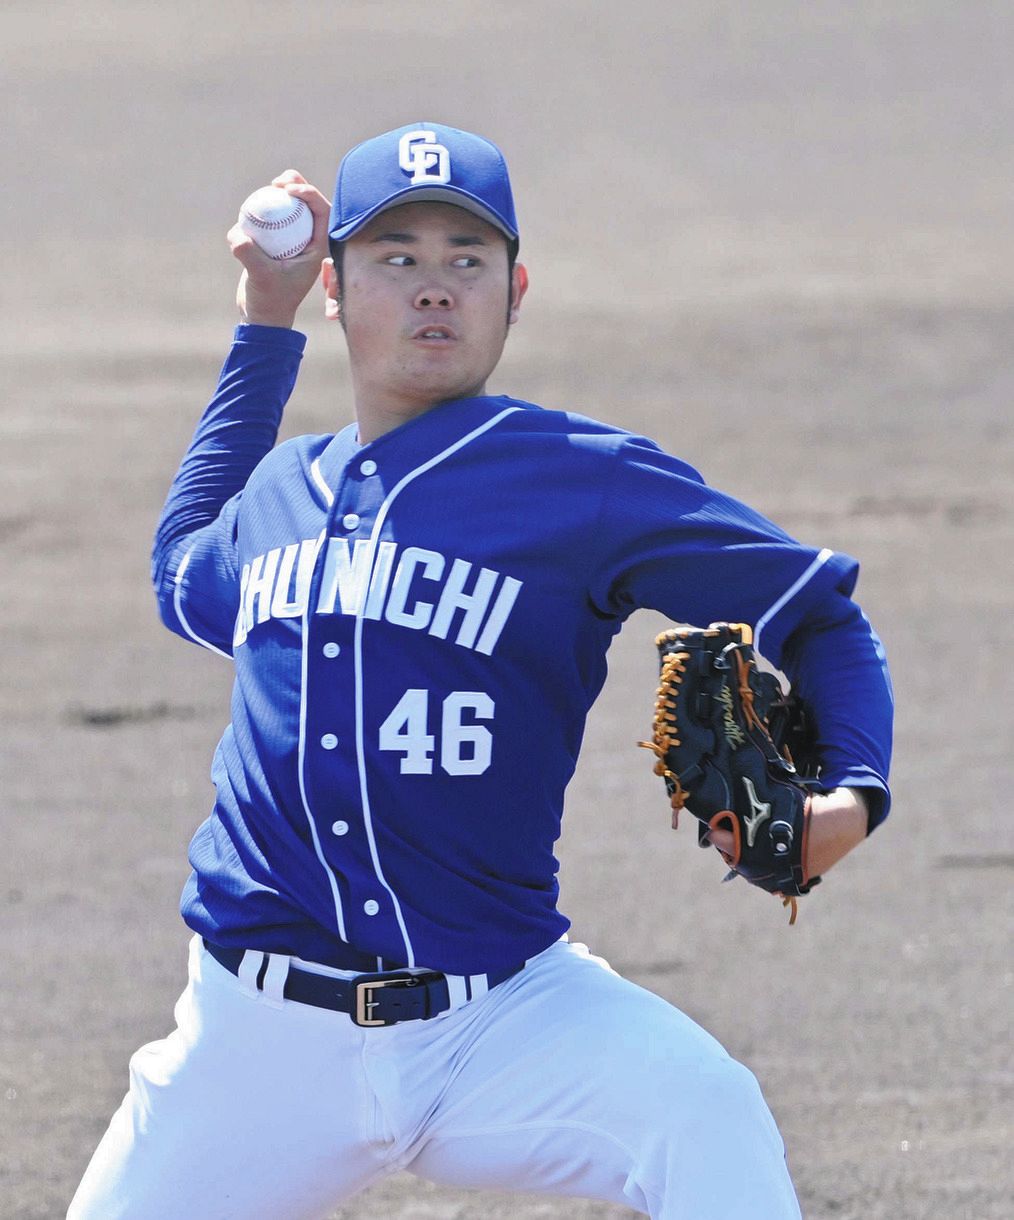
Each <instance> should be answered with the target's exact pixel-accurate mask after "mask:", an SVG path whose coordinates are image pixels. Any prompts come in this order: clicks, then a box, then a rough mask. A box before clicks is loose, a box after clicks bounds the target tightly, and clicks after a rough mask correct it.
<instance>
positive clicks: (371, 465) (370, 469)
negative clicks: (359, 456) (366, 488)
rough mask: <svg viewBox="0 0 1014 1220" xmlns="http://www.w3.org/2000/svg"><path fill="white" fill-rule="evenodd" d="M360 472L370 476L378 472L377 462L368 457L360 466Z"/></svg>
mask: <svg viewBox="0 0 1014 1220" xmlns="http://www.w3.org/2000/svg"><path fill="white" fill-rule="evenodd" d="M359 473H360V474H365V475H366V476H367V477H369V476H370V475H371V474H376V473H377V463H376V462H375V461H374V460H373V459H372V458H367V459H366V461H365V462H363V464H362V465H361V466H360V467H359Z"/></svg>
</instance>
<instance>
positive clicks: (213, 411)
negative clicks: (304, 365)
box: [152, 326, 305, 583]
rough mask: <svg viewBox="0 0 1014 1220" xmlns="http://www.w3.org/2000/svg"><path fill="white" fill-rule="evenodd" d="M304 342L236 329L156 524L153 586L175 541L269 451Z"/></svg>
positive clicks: (291, 335)
mask: <svg viewBox="0 0 1014 1220" xmlns="http://www.w3.org/2000/svg"><path fill="white" fill-rule="evenodd" d="M304 344H305V338H304V336H302V335H300V334H297V333H296V332H295V331H282V330H273V329H266V328H263V327H256V326H240V327H238V328H237V330H236V341H235V342H234V343H233V347H232V350H231V351H230V353H229V356H228V358H227V359H226V362H225V364H224V366H223V368H222V373H221V375H220V377H219V381H218V386H217V388H216V390H215V393H214V395H213V397H212V399H211V402H210V403H209V405H208V407H207V409H206V410H205V412H204V414H203V416H202V417H201V420H200V423H199V424H198V426H197V430H196V432H195V433H194V437H193V440H192V441H191V443H190V447H189V448H188V450H187V452H186V455H185V456H184V458H183V461H182V463H181V464H180V468H179V470H178V472H177V474H176V477H175V478H174V479H173V482H172V485H171V487H170V489H169V495H168V498H167V499H166V502H165V506H164V508H163V510H162V515H161V517H160V519H159V523H158V528H157V531H156V534H155V545H154V551H153V558H152V563H153V575H154V576H155V579H156V583H157V581H158V574H159V569H160V567H161V566H162V565H163V564H164V561H165V557H166V556H167V555H168V553H169V551H170V550H171V548H172V546H173V544H174V543H175V542H177V541H178V540H179V539H180V538H183V537H186V536H187V535H190V534H192V533H194V532H195V531H196V530H199V529H201V528H202V527H203V526H205V525H208V524H209V523H210V522H212V521H214V520H215V518H216V517H217V516H218V514H219V513H220V512H221V510H222V507H223V505H225V504H226V503H227V502H228V501H229V500H230V499H231V498H232V497H233V496H234V495H236V493H237V492H239V491H242V489H243V487H244V486H245V485H246V482H247V480H248V479H249V477H250V475H251V473H252V472H253V470H254V468H255V467H256V465H257V463H258V462H259V461H260V460H261V459H262V458H263V457H264V455H265V454H266V453H268V452H269V451H270V450H271V448H272V446H273V445H274V443H275V439H276V437H277V435H278V427H279V424H280V422H281V418H282V411H283V410H284V407H285V403H286V402H287V400H288V398H289V395H290V394H291V392H292V387H293V385H294V384H295V380H296V373H297V370H298V368H299V360H300V356H301V354H302V350H303V346H304Z"/></svg>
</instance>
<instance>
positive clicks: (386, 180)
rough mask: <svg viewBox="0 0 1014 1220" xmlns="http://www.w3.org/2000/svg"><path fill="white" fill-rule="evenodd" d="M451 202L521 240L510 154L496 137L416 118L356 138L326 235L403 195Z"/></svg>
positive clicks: (355, 226)
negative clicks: (367, 137)
mask: <svg viewBox="0 0 1014 1220" xmlns="http://www.w3.org/2000/svg"><path fill="white" fill-rule="evenodd" d="M430 201H435V202H438V203H452V204H454V205H455V206H456V207H459V208H464V209H465V211H467V212H472V213H473V214H474V215H476V216H479V217H481V218H482V219H483V220H485V221H487V222H488V223H489V224H491V225H494V226H495V227H496V228H498V229H499V230H500V232H501V233H503V234H504V236H505V237H506V238H507V239H508V241H509V242H512V243H517V240H518V222H517V219H516V217H515V215H514V199H513V197H512V195H511V184H510V178H509V176H508V174H507V162H506V161H505V160H504V156H503V153H502V152H501V151H500V150H499V148H497V146H496V145H495V144H492V143H490V141H489V140H484V139H483V138H482V136H476V135H473V134H472V133H471V132H469V131H458V130H457V128H455V127H444V126H443V125H442V124H440V123H413V124H410V125H409V126H408V127H399V128H397V129H396V130H395V131H386V132H384V134H383V135H381V136H374V137H373V139H371V140H365V141H364V142H363V143H362V144H357V145H356V147H355V148H353V149H352V151H351V152H349V153H346V155H345V156H344V157H343V158H342V163H341V165H340V166H339V167H338V181H337V182H336V183H335V188H334V203H333V204H332V205H331V219H330V221H329V222H328V228H327V232H328V237H330V239H331V240H332V241H345V240H346V239H347V238H349V237H351V236H352V234H353V233H355V232H356V231H357V230H359V229H361V228H362V227H363V225H365V224H368V223H369V221H371V220H372V219H373V217H374V216H379V215H380V213H381V212H386V211H387V209H388V208H394V207H398V206H399V204H403V203H421V202H430Z"/></svg>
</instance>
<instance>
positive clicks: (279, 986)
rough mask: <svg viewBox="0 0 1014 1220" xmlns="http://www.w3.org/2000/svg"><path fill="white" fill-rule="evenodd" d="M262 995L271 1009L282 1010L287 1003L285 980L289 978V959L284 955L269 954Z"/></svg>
mask: <svg viewBox="0 0 1014 1220" xmlns="http://www.w3.org/2000/svg"><path fill="white" fill-rule="evenodd" d="M267 958H268V968H267V970H266V971H265V972H264V981H263V983H262V984H261V995H262V997H263V999H264V1003H265V1004H267V1006H268V1007H269V1008H282V1007H283V1006H284V1003H285V980H286V979H287V978H288V977H289V959H288V957H286V956H285V954H284V953H269V954H268V955H267Z"/></svg>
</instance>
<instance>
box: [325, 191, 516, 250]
mask: <svg viewBox="0 0 1014 1220" xmlns="http://www.w3.org/2000/svg"><path fill="white" fill-rule="evenodd" d="M404 203H450V204H453V206H454V207H456V208H463V209H464V211H466V212H471V213H472V215H473V216H478V217H479V219H480V220H484V221H486V223H487V224H491V225H492V226H493V227H494V228H495V229H499V230H500V232H501V233H502V234H503V235H504V236H505V237H506V238H508V240H510V241H517V239H518V235H517V232H516V231H515V230H514V229H512V228H511V226H510V225H509V224H508V223H507V221H505V220H504V218H503V217H502V216H498V215H497V214H496V212H494V211H491V209H489V208H488V207H486V205H485V204H483V203H481V202H480V201H479V200H478V199H476V198H475V196H474V195H470V194H469V193H468V192H467V191H462V190H459V189H458V188H457V187H454V186H409V187H406V188H405V190H403V191H398V192H397V193H396V194H394V195H390V196H388V198H387V199H385V200H384V201H383V203H379V204H377V206H376V207H375V208H371V209H370V210H369V211H368V212H363V213H362V215H360V216H356V217H355V218H354V219H353V220H350V221H347V222H346V223H345V224H343V225H341V226H340V227H339V228H337V229H332V230H331V231H330V232H329V233H328V237H330V238H331V240H332V241H346V240H347V239H348V238H349V237H351V236H352V235H353V233H356V232H358V231H359V230H360V229H361V228H363V226H364V225H368V224H369V223H370V221H371V220H372V219H373V218H374V217H375V216H379V215H380V214H381V212H387V211H390V209H391V208H396V207H400V206H401V205H402V204H404Z"/></svg>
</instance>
